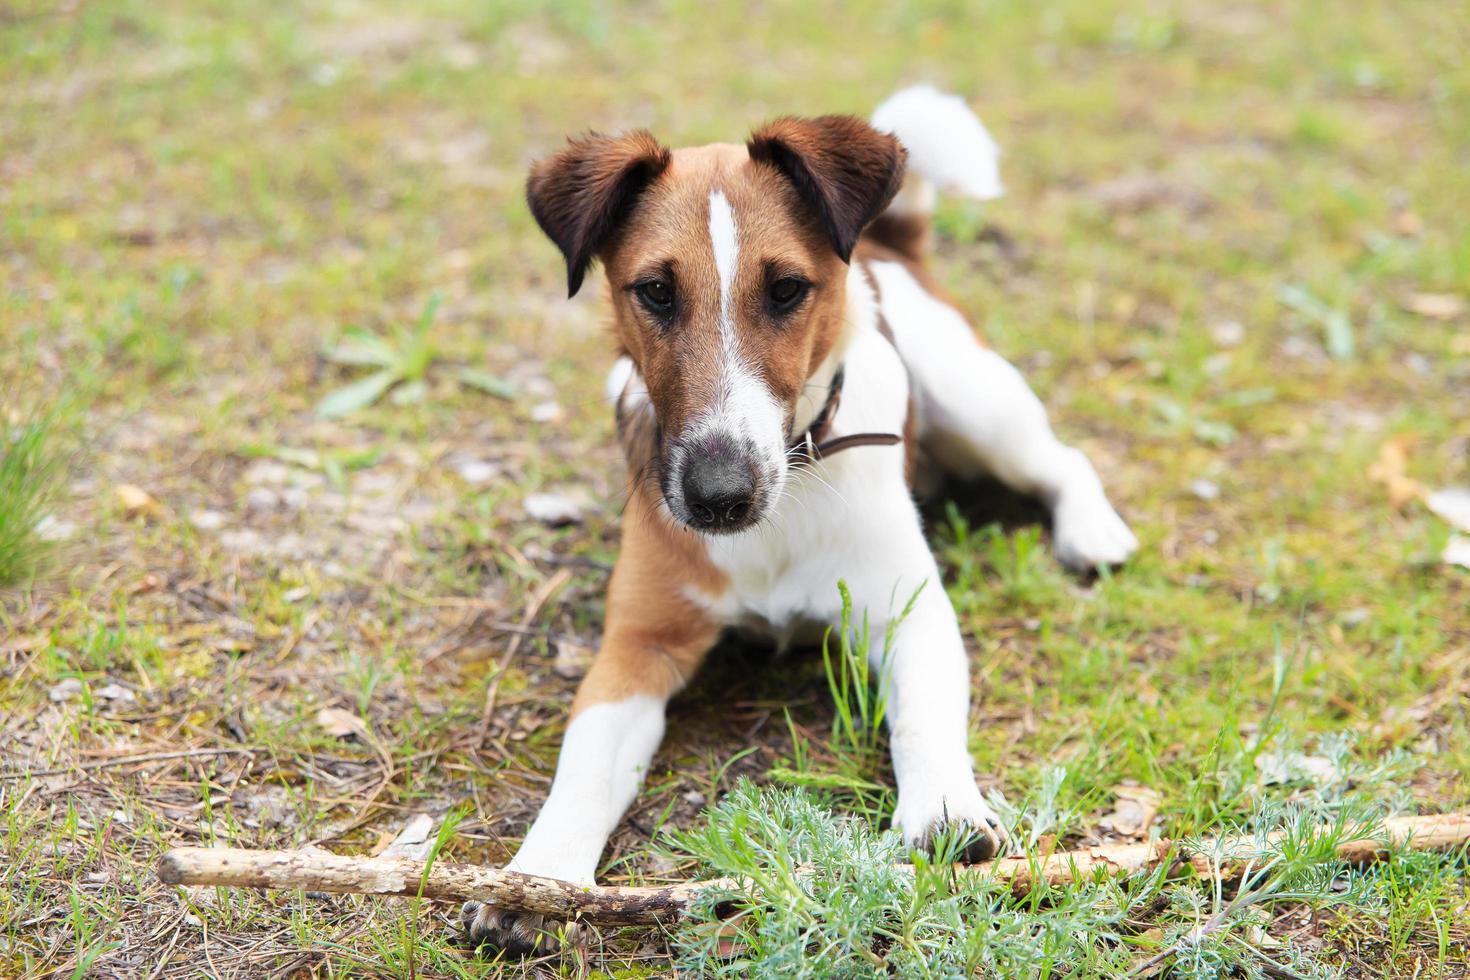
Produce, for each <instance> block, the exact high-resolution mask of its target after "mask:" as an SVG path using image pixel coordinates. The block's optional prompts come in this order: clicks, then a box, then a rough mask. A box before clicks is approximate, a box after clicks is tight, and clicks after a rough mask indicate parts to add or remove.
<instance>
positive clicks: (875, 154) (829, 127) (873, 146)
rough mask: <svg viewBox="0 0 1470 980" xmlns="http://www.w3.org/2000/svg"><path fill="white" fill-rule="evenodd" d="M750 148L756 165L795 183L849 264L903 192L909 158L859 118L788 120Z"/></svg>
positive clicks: (761, 133) (764, 131) (760, 134)
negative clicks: (872, 225)
mask: <svg viewBox="0 0 1470 980" xmlns="http://www.w3.org/2000/svg"><path fill="white" fill-rule="evenodd" d="M747 147H748V148H749V150H750V158H751V159H752V160H756V161H758V162H762V163H769V164H771V165H772V166H774V167H776V169H778V170H780V171H781V172H782V173H784V174H785V175H786V176H787V177H788V178H789V179H790V180H791V182H792V184H794V185H795V186H796V189H797V191H798V192H799V193H800V194H801V196H802V199H803V200H805V201H806V203H807V204H808V206H809V207H811V208H812V210H813V211H814V212H815V214H816V217H817V219H818V220H819V221H820V222H821V224H822V227H823V228H825V229H826V232H827V236H828V238H829V239H830V241H831V242H832V248H833V250H834V251H836V253H837V254H838V256H840V257H841V258H842V261H844V262H846V261H848V260H849V259H851V258H852V250H853V246H855V245H856V244H857V240H858V235H860V234H862V230H863V228H864V227H866V226H867V224H868V222H870V221H872V220H873V219H874V218H876V217H877V216H878V215H879V214H881V213H882V212H883V209H884V208H886V207H887V206H888V202H890V201H892V200H893V195H895V194H897V193H898V189H899V188H900V187H901V186H903V171H904V160H905V158H906V157H907V156H908V154H907V153H906V151H905V150H904V148H903V147H902V146H901V145H900V144H899V142H898V140H896V139H894V138H893V137H892V136H890V135H889V134H887V133H880V132H878V131H877V130H875V129H874V128H873V127H872V126H869V125H868V124H867V123H866V122H864V121H863V120H861V119H858V118H856V117H854V116H819V117H818V118H816V119H797V118H794V117H791V116H786V117H784V118H781V119H777V120H775V121H774V122H771V123H768V124H767V125H765V126H763V127H761V128H760V129H759V130H757V131H756V132H755V134H754V135H753V136H751V138H750V142H749V143H748V144H747Z"/></svg>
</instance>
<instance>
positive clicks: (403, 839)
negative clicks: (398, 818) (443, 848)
mask: <svg viewBox="0 0 1470 980" xmlns="http://www.w3.org/2000/svg"><path fill="white" fill-rule="evenodd" d="M433 831H434V818H433V817H430V816H429V815H428V814H427V813H416V814H414V815H413V816H412V817H410V818H409V821H408V823H407V824H406V825H405V826H404V828H403V829H402V830H400V831H399V832H398V836H397V837H395V838H393V840H392V842H391V843H389V844H388V846H387V847H385V848H383V850H382V851H381V852H379V853H381V854H382V856H383V857H406V858H413V859H414V860H415V861H422V860H424V859H425V858H427V857H428V856H429V852H430V851H432V850H433V849H434V839H433Z"/></svg>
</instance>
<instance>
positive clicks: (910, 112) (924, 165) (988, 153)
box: [872, 85, 1005, 214]
mask: <svg viewBox="0 0 1470 980" xmlns="http://www.w3.org/2000/svg"><path fill="white" fill-rule="evenodd" d="M872 121H873V128H874V129H877V130H878V131H879V132H884V133H892V134H893V135H894V136H896V137H898V141H899V142H900V143H902V144H903V145H904V148H905V149H907V150H908V151H909V159H908V167H909V173H910V175H911V176H913V177H914V178H920V179H916V180H913V181H906V182H905V184H904V191H903V193H901V194H900V195H899V197H898V198H897V199H896V200H895V201H894V203H893V205H891V206H892V207H893V208H894V210H896V211H916V212H919V213H924V214H927V213H928V212H929V211H932V210H933V208H934V200H933V192H932V189H931V190H927V191H926V190H925V187H924V183H923V182H924V181H928V182H930V183H932V184H934V185H937V186H938V188H939V189H940V190H942V191H951V192H953V193H956V194H961V195H963V196H965V197H971V198H975V199H976V200H980V201H987V200H990V199H991V198H996V197H1000V196H1001V195H1002V194H1004V193H1005V188H1004V187H1003V186H1001V182H1000V147H998V146H997V145H996V143H995V140H994V139H993V138H992V137H991V135H990V132H989V131H988V130H987V129H986V128H985V124H984V123H982V122H981V121H980V119H979V117H977V116H976V115H975V113H974V112H972V111H971V110H970V107H969V106H968V105H966V104H965V100H964V99H961V98H960V97H959V96H957V95H949V94H947V93H944V92H941V91H939V90H938V89H936V88H934V87H933V86H930V85H915V86H914V87H912V88H906V89H903V90H902V91H900V92H895V93H894V94H893V95H890V96H889V97H888V98H887V100H885V101H884V102H883V104H882V105H880V106H878V108H877V109H875V110H873V120H872Z"/></svg>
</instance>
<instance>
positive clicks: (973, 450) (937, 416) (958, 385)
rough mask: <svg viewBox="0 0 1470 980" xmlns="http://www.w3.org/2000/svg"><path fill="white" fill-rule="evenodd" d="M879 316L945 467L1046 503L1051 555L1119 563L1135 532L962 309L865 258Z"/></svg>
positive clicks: (1072, 561) (900, 270) (1080, 563)
mask: <svg viewBox="0 0 1470 980" xmlns="http://www.w3.org/2000/svg"><path fill="white" fill-rule="evenodd" d="M869 268H871V270H872V272H873V278H874V279H875V280H877V282H878V289H879V292H880V293H881V295H882V297H883V304H882V305H883V315H884V317H885V318H887V320H888V323H889V325H890V326H891V327H892V328H893V334H894V340H895V341H896V342H897V344H898V349H899V353H900V354H901V355H902V356H903V360H904V363H905V365H907V367H908V371H909V374H910V376H911V377H912V378H913V379H914V384H915V387H916V388H917V390H918V395H919V398H918V407H919V412H920V416H919V424H920V428H921V429H922V430H923V432H924V439H925V446H926V448H928V449H929V450H930V451H931V452H932V453H933V454H934V455H935V456H936V457H937V458H938V460H939V461H940V463H941V464H942V465H943V466H944V468H945V469H946V470H948V471H950V472H954V473H959V474H960V475H968V476H973V475H978V474H980V473H982V472H988V473H990V474H992V475H993V476H995V477H997V478H998V479H1000V480H1001V481H1003V482H1005V483H1006V484H1007V485H1009V486H1011V487H1014V488H1015V489H1017V490H1020V491H1022V492H1024V493H1030V494H1034V495H1036V496H1038V497H1040V498H1041V499H1042V500H1044V501H1045V502H1046V503H1047V504H1049V505H1050V506H1051V508H1052V514H1053V517H1054V522H1055V528H1054V535H1053V537H1054V541H1055V547H1056V552H1057V557H1058V558H1060V559H1061V560H1062V561H1063V562H1065V563H1066V564H1068V565H1071V566H1073V567H1075V568H1094V567H1096V566H1098V565H1107V564H1116V563H1117V562H1120V561H1122V560H1123V559H1125V558H1127V557H1128V556H1129V555H1130V554H1132V553H1133V552H1134V550H1135V549H1137V547H1138V540H1137V539H1136V538H1135V537H1134V536H1133V532H1131V531H1130V530H1128V526H1127V525H1126V524H1124V523H1123V520H1122V518H1120V517H1119V516H1118V514H1117V512H1116V511H1115V510H1114V509H1113V505H1112V504H1110V503H1109V502H1108V498H1107V494H1106V493H1105V492H1104V491H1103V486H1102V481H1101V480H1099V479H1098V476H1097V471H1096V470H1094V469H1093V468H1092V463H1091V462H1089V461H1088V459H1087V457H1086V456H1085V455H1083V454H1082V452H1081V451H1079V450H1077V449H1073V448H1072V447H1070V446H1067V445H1064V444H1063V443H1062V442H1060V441H1059V440H1058V439H1057V437H1056V436H1055V435H1054V434H1053V432H1052V429H1051V423H1050V422H1049V421H1048V420H1047V417H1046V409H1045V408H1044V407H1042V404H1041V401H1040V400H1039V399H1038V398H1037V397H1036V395H1035V394H1033V393H1032V391H1031V389H1030V387H1028V386H1027V384H1026V381H1025V379H1024V378H1022V377H1021V375H1020V373H1019V372H1018V371H1017V370H1016V369H1015V368H1014V367H1012V366H1011V364H1010V363H1009V362H1007V361H1006V360H1005V359H1004V358H1002V357H1001V356H1000V355H999V354H997V353H995V352H994V351H991V350H986V349H985V348H983V347H981V346H980V345H979V344H977V343H976V342H975V338H974V334H972V333H971V331H970V326H969V324H968V323H966V322H965V319H964V317H962V316H961V315H960V314H959V311H958V310H956V309H955V308H954V307H952V306H950V305H949V304H948V303H944V302H941V301H940V300H937V299H935V298H934V297H933V296H932V295H930V294H929V293H928V292H926V291H925V289H924V288H923V286H921V285H920V284H919V282H918V280H916V279H915V278H914V277H913V275H912V274H910V273H909V271H908V270H907V269H905V268H904V267H903V266H902V265H900V264H899V263H897V262H874V263H871V265H870V266H869Z"/></svg>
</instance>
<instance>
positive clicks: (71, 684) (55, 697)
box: [46, 677, 82, 704]
mask: <svg viewBox="0 0 1470 980" xmlns="http://www.w3.org/2000/svg"><path fill="white" fill-rule="evenodd" d="M81 693H82V682H81V681H80V680H78V679H77V678H75V677H67V678H65V679H63V680H60V681H57V682H56V684H55V685H53V686H52V688H51V690H49V691H47V692H46V696H47V697H48V698H50V699H51V700H52V701H54V702H56V703H57V704H61V703H62V702H64V701H70V700H71V699H72V698H73V697H75V696H76V695H78V694H81Z"/></svg>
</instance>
